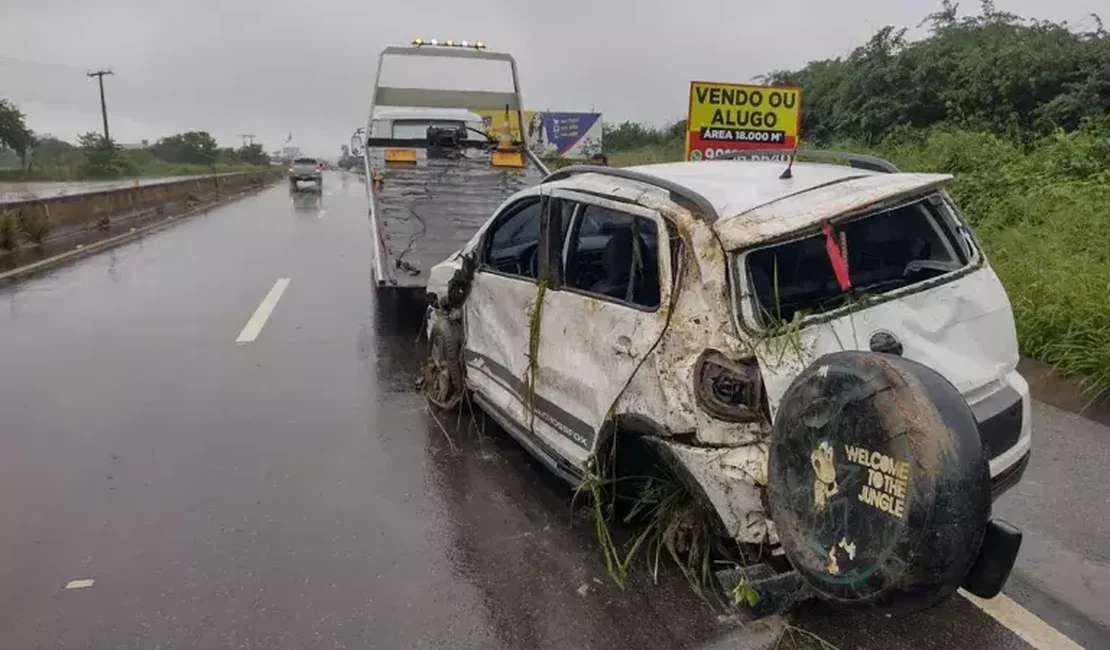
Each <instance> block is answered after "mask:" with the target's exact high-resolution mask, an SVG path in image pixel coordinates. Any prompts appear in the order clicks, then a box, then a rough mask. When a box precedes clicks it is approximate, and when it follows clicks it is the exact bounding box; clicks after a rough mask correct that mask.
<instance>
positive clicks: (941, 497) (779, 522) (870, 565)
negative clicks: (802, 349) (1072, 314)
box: [768, 351, 991, 609]
mask: <svg viewBox="0 0 1110 650" xmlns="http://www.w3.org/2000/svg"><path fill="white" fill-rule="evenodd" d="M768 470H769V471H768V474H769V501H770V508H771V516H772V518H773V519H774V522H775V526H776V528H777V530H778V535H779V538H780V539H781V541H782V546H783V550H784V551H785V553H786V556H787V558H788V559H789V560H790V561H791V563H792V564H793V566H794V568H795V569H796V570H797V571H798V573H799V574H800V575H801V576H802V577H803V578H804V579H805V581H806V582H807V583H808V584H809V586H810V587H811V588H812V589H813V590H814V591H815V592H816V593H817V595H818V596H819V597H821V598H823V599H825V600H829V601H834V602H837V603H840V604H846V605H851V604H859V605H870V606H879V607H884V608H897V609H901V608H903V607H905V608H909V609H916V608H920V607H927V606H929V605H932V604H934V603H937V602H939V601H940V600H942V599H944V598H946V597H948V596H950V595H951V594H952V593H953V592H954V591H955V590H956V588H957V587H958V586H959V585H960V583H961V582H962V581H963V579H964V577H965V576H966V575H967V574H968V572H969V571H970V570H971V567H972V565H973V564H974V562H975V559H976V557H977V556H978V554H979V548H980V546H981V545H982V541H983V536H984V533H985V531H986V526H987V521H988V519H989V518H990V509H991V492H990V467H989V465H988V459H987V457H986V454H985V453H984V451H983V447H982V443H981V442H980V438H979V430H978V425H977V424H976V421H975V416H974V415H973V414H972V412H971V409H970V407H969V406H968V405H967V402H966V401H965V400H964V399H963V396H962V395H960V392H959V391H958V390H957V389H956V388H955V387H954V386H953V385H952V384H951V383H949V382H948V381H947V380H946V379H945V378H944V377H942V376H941V375H940V374H939V373H937V372H936V371H934V370H932V369H930V368H928V367H926V366H923V365H921V364H920V363H916V362H914V361H910V360H908V359H904V358H902V357H899V356H893V355H889V354H880V353H874V352H861V351H847V352H837V353H833V354H829V355H826V356H824V357H821V358H820V359H818V360H817V361H816V362H815V363H813V364H812V365H811V366H809V367H808V368H807V369H806V370H804V371H803V372H802V373H801V374H800V375H799V376H798V377H797V378H796V379H795V380H794V381H793V382H792V383H791V384H790V387H789V388H788V389H787V390H786V393H785V394H784V395H783V398H782V400H781V402H780V404H779V409H778V413H777V417H776V420H775V428H774V434H773V436H772V440H771V445H770V452H769V468H768Z"/></svg>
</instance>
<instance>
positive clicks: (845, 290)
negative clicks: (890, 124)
mask: <svg viewBox="0 0 1110 650" xmlns="http://www.w3.org/2000/svg"><path fill="white" fill-rule="evenodd" d="M944 209H945V208H944V206H943V204H942V203H941V202H940V201H934V200H929V199H923V200H916V201H913V202H910V203H906V204H903V205H900V206H897V207H893V208H889V209H886V210H883V211H881V212H877V213H872V214H867V215H864V216H862V217H859V218H856V219H853V220H851V221H847V222H842V223H837V224H835V225H826V226H825V227H824V228H823V230H822V231H819V232H818V233H816V234H812V235H808V236H805V237H802V238H800V239H795V240H792V241H788V242H784V243H781V244H775V245H772V246H767V247H764V248H760V249H756V250H754V251H751V252H750V253H748V254H747V255H746V256H745V264H744V266H746V269H747V282H748V283H750V284H749V286H750V287H751V290H752V293H753V294H754V297H755V302H756V305H757V308H758V314H757V315H758V317H759V319H760V320H761V321H763V322H764V323H767V322H789V321H791V320H793V319H794V317H795V315H796V314H802V315H803V316H805V315H810V314H816V313H821V312H826V311H830V310H833V309H837V308H839V307H842V306H844V305H845V304H847V303H848V302H849V301H850V300H851V299H853V297H866V296H869V295H879V294H884V293H888V292H891V291H895V290H898V289H901V288H903V287H907V286H910V285H913V284H918V283H921V282H925V281H928V280H931V279H933V278H936V277H939V276H942V275H945V274H947V273H950V272H952V271H956V270H959V269H960V268H962V267H964V266H965V265H966V264H967V263H968V259H969V256H970V251H969V250H968V249H967V248H966V246H967V242H966V241H965V240H964V239H962V238H960V237H957V236H956V235H955V231H956V229H957V228H956V227H954V225H955V224H954V223H953V222H952V220H950V219H947V218H946V214H945V213H944V212H943V210H944ZM838 267H839V268H838Z"/></svg>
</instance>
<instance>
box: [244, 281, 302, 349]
mask: <svg viewBox="0 0 1110 650" xmlns="http://www.w3.org/2000/svg"><path fill="white" fill-rule="evenodd" d="M288 286H289V278H279V279H278V281H277V282H275V283H274V287H273V288H272V289H270V293H268V294H266V297H265V298H263V299H262V304H260V305H259V306H258V309H256V310H254V315H253V316H251V319H250V320H249V321H247V324H246V325H245V326H244V327H243V331H242V332H239V338H237V339H235V342H236V343H250V342H251V341H253V340H255V339H256V338H258V334H259V332H261V331H262V326H263V325H265V324H266V321H267V320H268V319H269V318H270V314H272V313H273V312H274V307H277V303H278V301H279V300H281V294H283V293H285V288H286V287H288Z"/></svg>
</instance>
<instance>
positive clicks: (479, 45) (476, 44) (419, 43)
mask: <svg viewBox="0 0 1110 650" xmlns="http://www.w3.org/2000/svg"><path fill="white" fill-rule="evenodd" d="M412 44H413V45H415V46H416V47H424V46H425V45H432V46H435V47H472V48H474V49H476V50H484V49H486V44H485V43H483V42H482V41H453V40H450V39H448V40H446V41H441V40H439V39H438V38H433V39H431V40H428V39H423V38H420V37H419V36H417V37H416V38H414V39H412Z"/></svg>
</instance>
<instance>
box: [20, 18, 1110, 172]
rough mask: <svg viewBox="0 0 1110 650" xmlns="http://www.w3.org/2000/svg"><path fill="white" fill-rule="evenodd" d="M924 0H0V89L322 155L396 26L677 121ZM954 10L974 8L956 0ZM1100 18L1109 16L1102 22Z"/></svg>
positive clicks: (70, 123)
mask: <svg viewBox="0 0 1110 650" xmlns="http://www.w3.org/2000/svg"><path fill="white" fill-rule="evenodd" d="M1106 2H1107V0H1056V1H1055V2H1052V3H1044V2H1038V1H1037V0H996V3H995V4H996V7H997V8H998V9H999V10H1005V11H1012V12H1015V13H1018V14H1021V15H1024V16H1035V17H1039V18H1046V19H1052V20H1068V21H1069V22H1072V23H1074V24H1079V25H1081V26H1088V27H1089V26H1091V25H1093V22H1092V21H1091V20H1090V18H1089V17H1088V15H1089V14H1090V13H1091V12H1096V11H1100V10H1101V11H1103V12H1104V13H1108V14H1110V11H1107V4H1106ZM939 6H940V2H939V0H936V1H934V0H899V1H895V2H892V1H891V0H838V1H836V2H829V1H828V0H797V1H795V2H789V1H787V2H767V3H759V4H755V3H748V2H740V1H738V0H685V1H676V0H604V1H603V0H562V1H559V2H555V1H552V0H514V1H510V0H470V1H469V2H458V1H457V0H404V1H402V0H394V1H393V2H384V1H382V0H313V1H312V2H304V1H294V0H223V1H214V0H190V1H189V2H181V1H179V0H175V1H169V0H34V1H28V0H0V97H4V98H7V99H10V100H12V101H14V102H16V103H17V104H18V105H19V106H20V108H22V109H23V111H24V112H25V113H27V116H28V121H29V123H30V126H31V128H33V129H34V130H35V131H36V132H40V133H51V134H55V135H57V136H59V137H63V138H65V139H69V140H73V139H74V138H75V136H76V134H78V133H82V132H85V131H92V130H100V128H101V126H100V110H99V109H100V107H99V99H98V94H97V88H96V80H95V79H90V78H87V77H86V76H85V72H86V71H87V70H89V69H93V70H95V69H99V68H111V69H112V70H113V71H114V72H115V75H114V76H111V77H105V87H106V94H107V100H108V117H109V121H110V123H109V127H110V129H111V133H112V137H113V139H115V140H117V141H120V142H138V141H139V140H141V139H143V138H146V139H151V140H154V139H156V138H158V137H160V136H163V135H167V134H171V133H176V132H180V131H187V130H193V129H195V130H206V131H209V132H210V133H212V134H213V135H214V136H215V137H216V138H217V139H218V140H220V141H221V143H223V144H226V145H232V144H238V142H239V140H240V139H239V138H238V137H237V136H238V134H242V133H251V134H255V135H257V136H258V137H259V139H260V140H261V141H263V142H264V143H265V145H266V147H267V150H273V149H276V148H277V147H279V146H280V145H281V144H282V143H283V142H284V141H285V139H286V137H287V136H288V134H289V132H292V133H293V142H294V144H296V145H298V146H300V147H301V148H302V149H303V150H304V151H305V152H306V153H311V154H316V155H327V156H329V157H330V156H333V155H338V152H339V147H340V145H341V144H344V143H346V142H348V141H349V138H350V135H351V132H352V131H353V130H354V129H355V128H357V127H358V126H359V125H360V124H361V123H363V122H365V119H366V110H367V107H368V102H369V98H370V88H371V85H372V82H373V72H374V68H375V66H376V58H377V54H378V52H379V51H380V50H381V48H382V47H385V46H386V45H402V44H406V43H408V41H410V40H411V39H412V38H413V37H414V36H418V35H419V36H424V37H425V38H456V39H482V40H484V41H485V42H486V43H487V44H488V45H489V48H490V49H492V50H500V51H506V52H509V53H511V54H513V55H514V56H515V57H516V59H517V63H518V66H519V69H520V77H521V85H522V87H523V92H524V100H525V104H526V106H527V107H528V108H531V109H551V110H565V111H588V110H596V111H600V112H602V113H604V114H605V119H606V120H607V121H621V120H625V119H631V120H637V121H646V122H654V123H660V124H661V123H663V122H666V121H670V120H674V119H677V118H680V117H682V116H683V115H684V112H685V107H686V93H687V90H688V85H689V82H690V80H692V79H699V80H706V81H734V82H745V81H750V80H751V79H752V78H753V77H755V76H756V75H759V74H762V73H765V72H768V71H770V70H773V69H780V68H796V67H798V66H801V65H804V64H805V63H806V62H807V61H810V60H814V59H821V58H827V57H833V56H838V55H843V54H845V53H847V52H848V51H849V50H850V49H851V48H852V47H853V46H855V45H858V44H859V43H861V42H862V41H864V40H866V39H867V38H868V37H869V36H870V35H871V34H872V32H873V30H875V29H877V28H879V27H881V26H883V25H886V24H895V25H903V26H909V27H913V26H915V25H917V24H918V23H919V22H920V20H921V19H922V18H923V17H924V16H925V15H926V14H928V13H930V12H932V11H934V10H935V9H936V8H938V7H939ZM963 7H964V8H965V9H966V10H972V9H975V10H976V11H977V7H978V3H973V2H966V1H965V2H964V3H963ZM1104 18H1107V19H1110V15H1107V16H1104Z"/></svg>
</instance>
